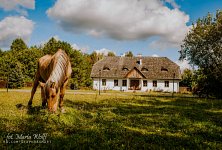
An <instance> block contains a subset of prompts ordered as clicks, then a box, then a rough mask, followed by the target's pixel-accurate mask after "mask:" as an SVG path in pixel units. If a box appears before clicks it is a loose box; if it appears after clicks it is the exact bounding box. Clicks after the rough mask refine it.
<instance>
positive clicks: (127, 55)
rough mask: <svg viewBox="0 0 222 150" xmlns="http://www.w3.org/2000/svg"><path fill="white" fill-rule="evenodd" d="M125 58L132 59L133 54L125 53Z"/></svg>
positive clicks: (130, 52)
mask: <svg viewBox="0 0 222 150" xmlns="http://www.w3.org/2000/svg"><path fill="white" fill-rule="evenodd" d="M125 57H133V52H132V51H128V52H126V53H125Z"/></svg>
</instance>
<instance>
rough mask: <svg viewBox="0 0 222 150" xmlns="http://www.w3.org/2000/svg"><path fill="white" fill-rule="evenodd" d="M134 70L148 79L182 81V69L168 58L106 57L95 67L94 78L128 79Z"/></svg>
mask: <svg viewBox="0 0 222 150" xmlns="http://www.w3.org/2000/svg"><path fill="white" fill-rule="evenodd" d="M132 70H134V71H136V72H138V73H139V74H141V77H142V78H146V79H173V74H174V73H175V78H174V79H181V76H180V68H179V66H178V65H177V64H175V63H174V62H172V61H171V60H170V59H168V58H167V57H105V58H103V59H102V60H100V61H98V62H96V63H95V64H94V65H93V68H92V72H91V77H92V78H96V77H97V78H98V77H101V78H126V77H127V75H128V74H129V73H130V72H132Z"/></svg>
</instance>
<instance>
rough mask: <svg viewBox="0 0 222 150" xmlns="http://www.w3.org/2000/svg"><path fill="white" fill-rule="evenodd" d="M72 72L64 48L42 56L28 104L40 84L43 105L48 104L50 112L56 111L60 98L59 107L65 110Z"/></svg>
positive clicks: (30, 103) (30, 102)
mask: <svg viewBox="0 0 222 150" xmlns="http://www.w3.org/2000/svg"><path fill="white" fill-rule="evenodd" d="M71 73H72V68H71V63H70V61H69V57H68V56H67V54H66V53H65V52H64V51H63V50H61V49H59V50H58V51H57V52H56V53H55V54H54V55H53V56H51V55H45V56H43V57H41V58H40V59H39V61H38V69H37V72H36V76H35V81H34V85H33V88H32V92H31V98H30V100H29V102H28V105H29V106H31V105H32V99H33V97H34V94H35V92H36V88H37V87H38V85H39V84H40V86H41V97H42V106H43V107H45V106H46V104H47V106H48V109H49V111H50V112H56V110H57V105H58V98H59V107H60V109H61V111H62V112H64V109H63V97H64V94H65V89H66V85H67V83H68V79H69V77H70V76H71Z"/></svg>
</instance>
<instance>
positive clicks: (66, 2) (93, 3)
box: [47, 0, 189, 45]
mask: <svg viewBox="0 0 222 150" xmlns="http://www.w3.org/2000/svg"><path fill="white" fill-rule="evenodd" d="M166 1H167V2H168V3H170V4H171V5H173V6H174V8H173V9H170V8H168V7H167V6H165V5H164V3H163V2H162V1H161V0H149V1H148V0H121V1H119V0H100V1H98V0H90V1H89V0H75V1H73V0H57V2H56V3H55V5H54V6H53V7H52V8H50V9H48V11H47V14H48V16H49V17H50V18H53V19H54V20H56V21H57V23H58V24H59V25H60V26H61V27H62V28H63V29H64V30H66V31H68V32H70V31H71V32H75V33H82V32H84V33H87V34H89V35H91V36H95V37H101V36H108V37H110V38H113V39H116V40H139V39H147V38H149V37H152V36H159V37H160V39H161V40H163V41H166V42H167V43H170V44H171V43H173V45H174V44H177V45H178V44H180V43H181V41H182V40H183V38H184V37H185V34H186V33H187V31H188V27H187V26H186V23H187V22H188V21H189V16H188V15H186V14H185V13H184V12H182V11H180V10H179V9H178V7H179V6H177V5H176V3H175V1H174V0H166ZM67 8H68V9H67ZM61 10H63V11H61Z"/></svg>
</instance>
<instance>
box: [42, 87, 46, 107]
mask: <svg viewBox="0 0 222 150" xmlns="http://www.w3.org/2000/svg"><path fill="white" fill-rule="evenodd" d="M41 97H42V107H43V108H45V106H46V102H47V101H46V98H45V92H44V89H43V87H41Z"/></svg>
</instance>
